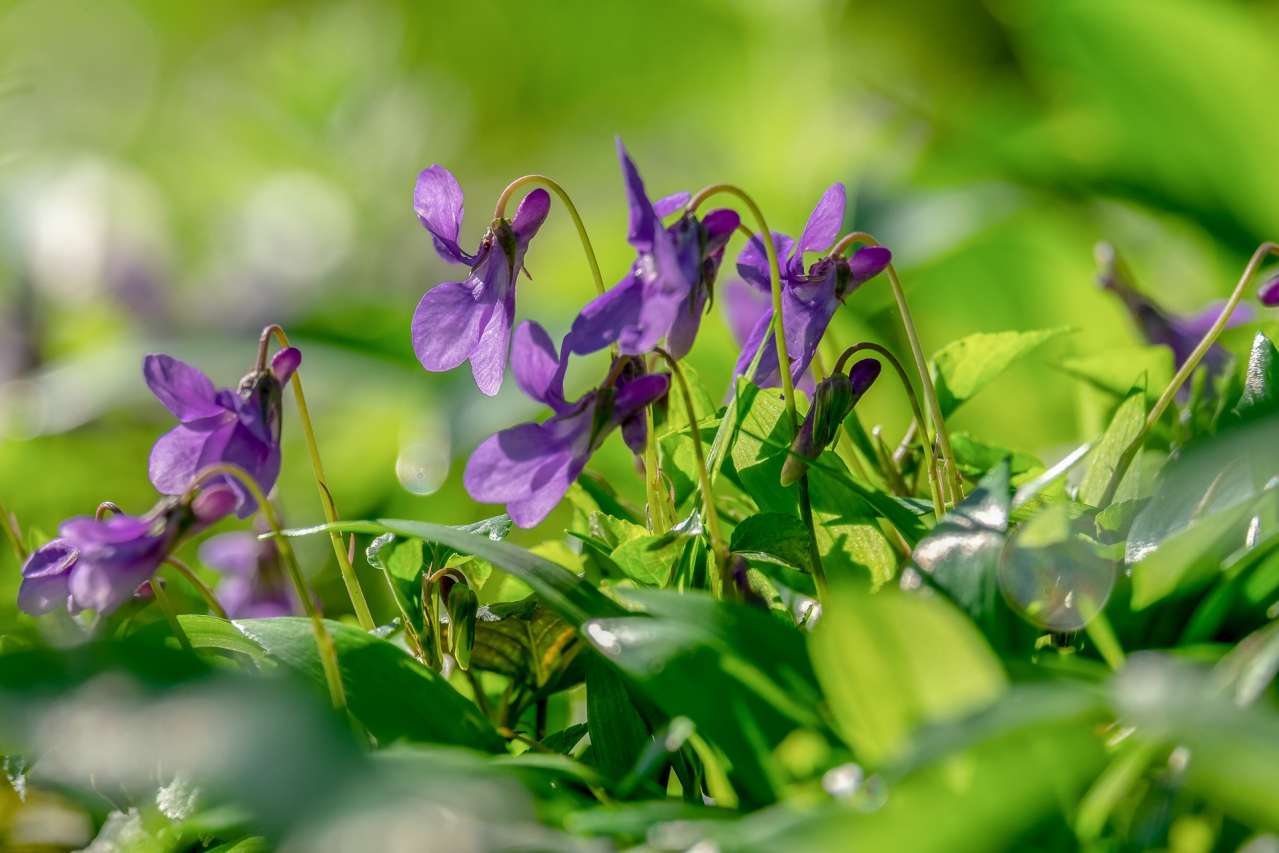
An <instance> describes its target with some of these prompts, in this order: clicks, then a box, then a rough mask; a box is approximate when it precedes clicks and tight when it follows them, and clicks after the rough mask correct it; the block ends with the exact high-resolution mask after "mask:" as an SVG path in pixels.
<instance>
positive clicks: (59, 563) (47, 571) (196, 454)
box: [18, 347, 302, 615]
mask: <svg viewBox="0 0 1279 853" xmlns="http://www.w3.org/2000/svg"><path fill="white" fill-rule="evenodd" d="M263 361H265V358H263ZM301 361H302V354H301V353H300V352H298V350H296V349H294V348H293V347H287V348H285V349H282V350H280V351H279V352H278V353H276V354H275V357H274V358H273V359H272V361H271V364H270V366H269V367H267V366H265V365H263V366H260V367H258V368H257V369H255V370H253V371H252V372H250V373H249V374H248V375H247V376H245V377H244V378H243V379H242V380H241V381H240V385H239V387H238V388H237V389H235V390H231V389H229V388H222V389H219V388H215V387H214V385H213V382H212V381H211V380H210V379H209V378H208V377H207V376H205V375H204V374H203V373H201V372H200V371H199V370H197V369H196V368H194V367H192V366H191V365H189V364H186V363H185V362H182V361H179V360H177V359H175V358H173V357H171V356H168V355H163V354H156V353H153V354H151V355H148V356H146V358H145V359H143V363H142V375H143V377H144V379H145V380H146V383H147V386H148V387H149V388H150V389H151V392H152V393H153V394H155V396H156V398H157V399H158V400H159V401H160V402H161V403H162V404H163V405H164V407H165V408H166V409H168V410H169V411H170V412H171V413H172V414H173V416H174V417H175V418H177V419H178V425H177V426H176V427H174V428H173V429H172V430H170V431H169V432H167V433H165V434H164V435H162V436H161V437H160V438H159V439H158V440H157V441H156V443H155V446H154V447H153V448H152V449H151V457H150V462H149V466H148V467H149V474H150V478H151V483H152V485H154V486H155V488H156V490H157V491H159V492H160V493H161V494H162V495H168V496H169V497H166V498H164V499H162V500H161V501H160V502H159V503H158V504H157V505H156V506H155V508H154V509H152V510H151V511H150V512H148V513H146V514H145V515H142V516H133V515H125V514H120V515H114V516H111V517H109V518H102V519H98V518H93V517H89V516H80V517H76V518H71V519H68V520H67V521H65V522H63V523H62V525H61V527H60V528H59V529H58V536H57V538H56V539H54V540H53V541H51V542H49V543H48V544H46V545H44V546H43V547H41V548H39V549H37V550H36V551H35V553H33V554H32V555H31V556H30V557H29V558H28V559H27V561H26V563H25V564H24V565H23V567H22V584H21V586H20V587H19V590H18V606H19V607H20V608H22V609H23V610H24V611H26V612H27V613H31V614H33V615H38V614H42V613H47V612H50V611H52V610H55V609H58V608H65V609H67V610H68V611H70V612H77V611H80V610H86V609H91V610H95V611H98V612H99V613H106V612H110V611H112V610H114V609H116V608H118V607H119V606H120V605H121V604H123V603H124V602H126V601H128V600H129V599H130V598H131V597H132V596H133V595H134V593H135V591H136V590H137V589H138V587H139V586H141V585H142V584H144V583H146V582H147V581H148V580H150V579H151V577H152V576H153V575H154V574H155V572H156V570H157V569H158V568H159V567H160V565H161V564H162V563H163V562H164V561H165V560H166V559H168V557H169V555H170V554H171V553H172V552H173V549H174V547H175V546H176V545H177V544H178V542H179V541H180V540H181V539H182V538H183V537H185V536H188V535H190V534H193V533H196V532H198V531H200V530H202V529H204V528H206V527H208V526H209V525H211V524H213V523H214V522H216V521H218V520H219V519H221V518H223V517H224V516H226V515H229V514H231V513H232V512H235V513H237V514H238V515H240V516H241V517H247V516H249V515H251V514H253V512H254V511H256V509H257V501H256V500H254V498H253V495H251V494H249V492H248V491H247V490H246V489H245V488H244V486H243V485H242V484H241V483H239V482H238V481H237V480H236V479H235V478H233V477H230V476H227V475H225V474H218V475H215V476H211V477H207V478H204V479H203V480H202V481H201V482H199V483H198V489H193V486H196V485H197V475H198V474H199V473H200V472H201V471H203V470H204V469H206V468H209V467H210V466H213V465H221V464H230V465H235V466H238V467H239V468H241V469H243V470H244V472H245V473H246V474H247V475H248V476H249V477H250V478H252V479H253V481H254V482H255V483H256V484H257V485H258V487H259V488H260V489H261V490H262V493H263V494H267V493H268V492H270V491H271V488H272V487H273V486H274V485H275V480H276V477H277V476H278V475H279V472H280V420H281V398H282V395H283V387H284V383H285V382H287V381H288V380H289V378H290V377H291V376H292V375H293V373H294V371H296V370H297V368H298V365H299V364H300V363H301Z"/></svg>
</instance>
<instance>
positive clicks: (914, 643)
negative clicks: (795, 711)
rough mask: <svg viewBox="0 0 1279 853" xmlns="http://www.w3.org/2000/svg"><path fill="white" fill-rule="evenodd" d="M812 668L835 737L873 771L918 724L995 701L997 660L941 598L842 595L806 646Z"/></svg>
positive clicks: (999, 685) (999, 684)
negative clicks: (837, 732)
mask: <svg viewBox="0 0 1279 853" xmlns="http://www.w3.org/2000/svg"><path fill="white" fill-rule="evenodd" d="M811 647H812V654H813V663H814V666H815V667H816V669H817V675H818V678H819V679H820V681H821V684H822V688H823V690H824V692H825V694H826V696H827V698H828V700H829V702H830V708H831V712H832V713H833V714H834V716H835V720H836V722H837V723H838V724H839V729H840V732H841V733H842V734H843V735H844V738H845V740H847V742H848V743H849V745H850V746H852V747H853V749H854V750H855V752H856V754H857V756H858V757H859V758H860V759H861V760H862V761H865V762H867V763H869V764H871V765H872V766H878V765H881V764H883V763H884V762H885V761H887V760H889V759H891V758H894V757H896V756H899V755H900V754H901V753H902V751H903V750H904V749H905V748H906V747H907V746H908V745H909V744H910V738H911V735H912V733H913V732H914V731H915V730H916V729H917V728H918V727H919V726H921V725H923V724H924V723H929V722H939V721H942V720H946V719H954V718H957V717H960V716H963V715H964V714H967V713H970V712H972V711H973V710H975V709H976V708H980V707H981V706H983V705H985V704H987V703H989V702H992V701H994V699H996V698H997V697H998V696H999V695H1000V693H1002V692H1003V690H1004V686H1005V683H1006V678H1005V676H1004V673H1003V670H1002V669H1001V668H1000V665H999V661H998V659H996V658H995V656H994V655H993V654H991V652H990V649H989V648H988V647H987V646H986V643H985V641H983V640H982V638H981V635H980V634H978V633H977V631H976V630H975V629H974V628H973V626H972V624H971V623H969V622H968V621H967V620H966V619H965V618H964V617H963V616H962V615H961V613H960V612H959V611H958V610H955V609H954V608H953V607H951V605H949V604H947V603H946V602H945V601H943V600H942V599H940V598H936V597H925V596H919V595H907V594H904V593H897V592H892V591H887V590H885V591H882V592H879V593H877V594H867V593H862V592H857V591H854V590H851V589H840V590H835V591H833V592H832V595H831V597H830V599H829V601H828V602H826V605H825V607H824V609H823V613H822V619H821V622H819V623H818V625H817V628H816V629H815V630H814V631H813V635H812V640H811Z"/></svg>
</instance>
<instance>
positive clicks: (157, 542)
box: [18, 485, 238, 616]
mask: <svg viewBox="0 0 1279 853" xmlns="http://www.w3.org/2000/svg"><path fill="white" fill-rule="evenodd" d="M237 501H238V496H237V495H236V493H235V492H233V491H231V489H230V488H228V487H226V486H223V485H214V486H210V487H208V488H206V489H204V490H203V491H201V492H200V494H199V495H197V496H196V498H195V500H193V501H192V502H190V503H189V504H184V503H182V502H181V501H179V500H177V499H176V498H165V499H164V500H162V501H161V502H160V503H158V504H157V505H156V506H155V508H154V509H152V510H151V511H150V512H148V513H147V514H146V515H144V516H134V515H115V516H112V517H110V518H104V519H100V520H99V519H95V518H94V517H92V516H77V517H75V518H69V519H67V520H66V521H64V522H63V523H62V525H61V527H59V528H58V538H56V539H54V540H53V541H51V542H49V543H48V544H46V545H44V546H42V547H40V548H38V549H37V550H36V551H35V552H34V553H33V554H32V555H31V556H30V557H28V558H27V562H26V563H25V564H24V565H23V567H22V584H21V586H19V587H18V607H19V608H21V609H22V610H23V611H25V612H27V613H30V614H31V615H33V616H38V615H40V614H42V613H48V612H49V611H51V610H54V609H56V608H59V607H65V608H67V610H69V611H71V612H76V611H79V610H84V609H93V610H96V611H98V612H99V613H108V612H110V611H112V610H114V609H116V608H117V607H119V606H120V605H121V604H123V603H124V602H126V601H128V600H129V598H131V597H132V596H133V594H134V591H135V590H137V588H138V587H139V586H141V585H142V584H144V583H146V582H147V581H148V580H150V579H151V577H152V575H154V574H155V571H156V569H158V568H159V567H160V564H161V563H163V562H164V560H165V558H166V557H168V556H169V554H170V553H171V552H172V550H173V548H174V546H175V545H176V544H177V542H178V541H179V540H180V539H181V538H182V537H183V536H185V535H187V534H189V533H194V532H196V531H198V530H200V529H202V528H204V527H207V526H208V525H210V524H212V523H214V522H215V521H217V520H218V519H220V518H222V517H223V516H225V515H227V514H228V513H230V512H231V511H232V510H233V509H234V508H235V506H236V503H237Z"/></svg>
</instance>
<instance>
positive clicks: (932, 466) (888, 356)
mask: <svg viewBox="0 0 1279 853" xmlns="http://www.w3.org/2000/svg"><path fill="white" fill-rule="evenodd" d="M864 350H870V351H871V352H874V353H877V354H878V355H879V356H880V357H881V358H883V359H884V360H885V361H887V362H888V363H889V364H891V365H892V366H893V370H895V371H897V377H898V378H899V379H900V380H901V383H902V388H904V389H905V391H906V399H907V400H908V401H910V411H911V414H913V415H914V417H915V423H916V424H918V425H919V427H918V430H917V433H918V435H919V446H920V447H921V448H922V449H923V451H924V464H925V465H927V466H928V483H929V486H930V487H931V491H932V493H933V514H934V515H936V516H937V520H938V521H940V520H941V517H942V516H943V515H945V513H946V509H945V507H944V506H943V505H942V486H941V475H940V474H939V473H938V472H937V459H936V458H935V457H934V456H933V449H932V446H931V443H930V442H929V441H928V437H927V435H926V431H925V430H924V429H923V423H924V413H923V412H922V411H921V410H920V408H919V400H917V399H916V398H915V388H914V386H912V385H911V384H910V377H909V376H907V375H906V368H904V367H902V363H901V362H900V361H898V360H897V356H895V355H893V354H892V353H891V352H889V351H888V350H887V348H885V347H883V346H880V345H879V344H877V343H874V342H872V341H863V342H862V343H859V344H854V345H853V346H851V347H849V348H848V349H846V350H844V352H843V353H842V354H841V355H840V357H839V361H837V362H835V372H836V373H840V372H841V371H843V369H844V363H845V362H847V361H848V359H849V358H851V357H852V355H853V353H857V352H862V351H864ZM888 459H889V464H893V462H894V460H893V457H892V456H891V455H890V456H889V457H888Z"/></svg>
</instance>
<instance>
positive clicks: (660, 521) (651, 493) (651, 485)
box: [644, 406, 670, 533]
mask: <svg viewBox="0 0 1279 853" xmlns="http://www.w3.org/2000/svg"><path fill="white" fill-rule="evenodd" d="M644 422H645V424H646V425H647V427H648V441H647V442H645V444H644V490H645V492H646V493H647V495H648V518H647V521H648V529H649V532H650V533H664V532H665V531H666V530H667V529H668V528H669V526H670V519H668V518H667V517H666V499H665V498H664V497H663V496H662V479H661V478H662V472H661V468H660V467H659V465H658V461H657V428H656V426H655V425H654V423H653V409H652V407H651V406H650V407H649V408H648V409H646V410H645V412H644Z"/></svg>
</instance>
